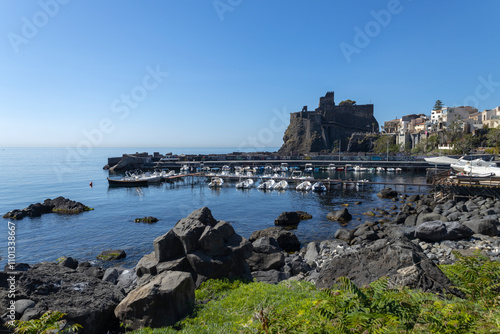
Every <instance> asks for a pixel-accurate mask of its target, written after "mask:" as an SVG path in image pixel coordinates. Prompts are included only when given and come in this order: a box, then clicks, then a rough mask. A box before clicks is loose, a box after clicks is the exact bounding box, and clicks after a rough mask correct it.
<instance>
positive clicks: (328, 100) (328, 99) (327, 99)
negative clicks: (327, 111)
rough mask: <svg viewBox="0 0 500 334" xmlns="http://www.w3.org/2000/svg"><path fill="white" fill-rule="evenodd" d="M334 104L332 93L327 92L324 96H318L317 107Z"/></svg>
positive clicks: (321, 107)
mask: <svg viewBox="0 0 500 334" xmlns="http://www.w3.org/2000/svg"><path fill="white" fill-rule="evenodd" d="M334 105H335V100H334V93H333V92H327V93H326V95H325V96H322V97H320V98H319V106H318V108H319V109H323V108H325V107H326V108H328V107H333V106H334Z"/></svg>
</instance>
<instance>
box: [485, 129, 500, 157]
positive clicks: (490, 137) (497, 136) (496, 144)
mask: <svg viewBox="0 0 500 334" xmlns="http://www.w3.org/2000/svg"><path fill="white" fill-rule="evenodd" d="M486 138H487V143H488V145H491V146H492V147H493V150H494V152H495V153H496V154H498V153H500V129H489V131H488V134H487V135H486Z"/></svg>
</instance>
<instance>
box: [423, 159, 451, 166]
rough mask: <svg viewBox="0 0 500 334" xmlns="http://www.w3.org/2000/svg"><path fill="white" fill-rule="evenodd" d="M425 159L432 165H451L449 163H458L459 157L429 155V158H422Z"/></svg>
mask: <svg viewBox="0 0 500 334" xmlns="http://www.w3.org/2000/svg"><path fill="white" fill-rule="evenodd" d="M424 159H425V161H427V162H428V163H430V164H433V165H448V166H449V165H451V164H456V163H458V160H460V159H454V158H450V157H430V158H424Z"/></svg>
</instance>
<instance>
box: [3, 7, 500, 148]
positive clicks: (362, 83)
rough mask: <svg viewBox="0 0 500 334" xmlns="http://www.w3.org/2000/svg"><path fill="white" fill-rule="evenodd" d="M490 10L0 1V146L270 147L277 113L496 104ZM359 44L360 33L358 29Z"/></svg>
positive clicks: (397, 111)
mask: <svg viewBox="0 0 500 334" xmlns="http://www.w3.org/2000/svg"><path fill="white" fill-rule="evenodd" d="M498 13H500V3H499V2H498V1H480V2H474V3H472V2H465V1H455V2H451V1H427V0H413V1H410V0H401V1H395V0H390V1H347V0H346V1H340V0H339V1H327V0H317V1H308V2H306V1H297V0H292V1H290V0H289V1H282V0H276V1H263V0H252V1H250V0H182V1H168V0H166V1H159V0H158V1H141V2H139V1H117V0H110V1H96V0H87V1H81V0H71V1H69V0H40V1H2V2H0V36H1V37H2V38H1V39H0V124H1V128H2V131H0V147H8V146H63V147H64V146H78V145H83V146H85V145H92V146H159V147H179V146H181V147H182V146H185V147H189V146H196V147H200V146H226V147H230V146H232V147H234V146H240V147H244V146H267V147H273V146H280V145H281V144H282V137H283V132H284V130H285V128H286V126H287V125H288V124H287V122H288V114H289V113H290V112H294V111H299V110H300V109H301V108H302V106H304V105H308V106H309V109H314V108H315V107H316V106H317V104H318V99H319V97H320V96H323V95H324V94H325V93H326V92H327V91H332V90H333V91H335V100H336V102H337V103H338V102H340V101H342V100H345V99H352V100H356V101H357V102H358V104H365V103H370V101H371V103H373V104H374V106H375V117H376V118H377V120H378V122H379V123H380V124H383V122H384V121H386V120H389V119H394V118H395V117H396V116H398V117H401V116H402V115H405V114H411V113H426V114H430V109H431V108H432V106H433V105H434V102H435V101H436V100H437V99H440V100H442V101H443V102H444V104H445V105H447V106H459V105H464V104H474V105H475V106H477V107H478V108H479V110H484V109H490V108H494V107H496V106H497V105H500V66H499V61H498V60H499V48H500V46H499V45H500V44H499V38H498V31H499V28H498ZM360 31H361V32H360Z"/></svg>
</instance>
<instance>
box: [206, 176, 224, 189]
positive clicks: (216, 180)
mask: <svg viewBox="0 0 500 334" xmlns="http://www.w3.org/2000/svg"><path fill="white" fill-rule="evenodd" d="M223 184H224V180H223V179H222V178H220V177H213V178H212V180H211V181H210V183H209V184H208V186H209V187H210V188H220V187H222V185H223Z"/></svg>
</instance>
